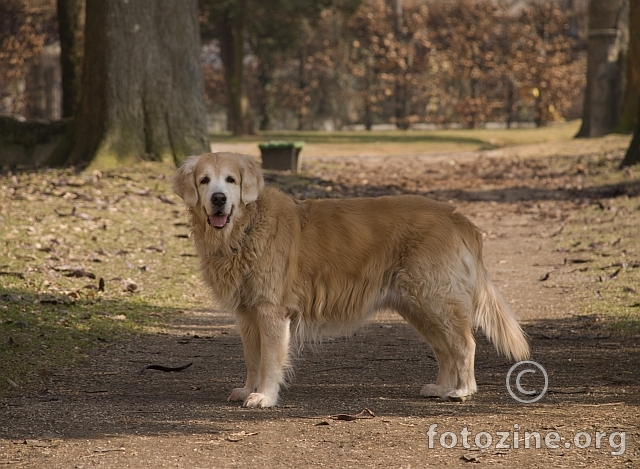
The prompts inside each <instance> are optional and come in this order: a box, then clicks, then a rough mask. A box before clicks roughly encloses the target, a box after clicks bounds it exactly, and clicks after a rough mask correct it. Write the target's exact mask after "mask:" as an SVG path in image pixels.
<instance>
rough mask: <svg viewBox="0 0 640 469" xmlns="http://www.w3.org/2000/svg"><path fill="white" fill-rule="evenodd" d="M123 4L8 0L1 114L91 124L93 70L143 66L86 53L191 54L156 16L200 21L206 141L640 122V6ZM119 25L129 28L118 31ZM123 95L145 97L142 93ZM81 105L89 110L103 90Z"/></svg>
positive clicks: (511, 1)
mask: <svg viewBox="0 0 640 469" xmlns="http://www.w3.org/2000/svg"><path fill="white" fill-rule="evenodd" d="M104 3H105V4H117V3H118V2H115V1H108V2H104ZM132 3H133V2H132ZM145 3H146V2H141V3H140V5H142V4H145ZM163 3H164V4H166V5H165V6H164V7H163V6H162V4H163ZM631 3H634V2H633V1H632V2H631ZM122 4H123V5H125V6H126V7H127V8H129V10H127V8H125V7H122V8H121V10H117V9H116V10H113V8H116V7H114V6H107V7H98V6H93V4H91V3H90V5H89V7H88V8H89V11H87V6H86V5H85V2H84V0H57V1H56V0H2V1H1V2H0V21H1V27H0V42H1V44H2V46H1V47H0V114H1V115H3V116H10V117H11V118H13V119H16V120H18V121H31V120H36V119H40V120H46V121H57V120H60V119H63V118H71V117H73V116H75V115H76V114H77V113H78V112H79V113H84V115H83V117H82V120H83V121H87V120H91V119H89V118H88V117H87V116H88V114H87V113H89V112H91V111H90V110H87V109H86V107H87V106H85V108H84V109H83V108H82V106H80V107H78V106H79V103H80V101H81V96H82V94H83V93H82V89H83V88H86V89H90V88H93V90H94V92H97V93H98V94H100V95H104V94H105V93H106V91H105V89H107V88H108V87H109V86H111V85H107V86H106V87H105V86H103V87H102V88H100V87H99V86H98V85H97V82H98V81H99V80H98V79H93V81H92V83H93V85H92V84H91V83H83V81H82V72H83V69H87V67H89V68H90V69H91V70H92V72H91V73H95V70H98V69H100V68H101V67H102V68H104V69H105V70H111V69H112V68H113V69H114V70H115V69H117V68H119V69H123V68H127V67H129V68H130V67H131V66H132V64H128V65H127V64H125V63H124V62H122V61H121V62H118V63H117V64H114V63H108V64H106V65H104V64H103V66H100V65H95V64H96V62H91V61H90V59H89V58H88V57H87V63H84V56H85V52H86V54H87V56H88V55H94V54H98V56H101V57H104V56H107V55H110V56H117V55H119V54H120V55H123V54H125V55H126V54H131V53H132V52H126V49H123V48H122V47H120V46H119V45H118V44H115V43H114V42H110V41H111V39H108V38H109V37H111V36H109V34H112V35H119V34H121V31H125V30H127V31H129V30H131V28H133V32H134V33H136V32H137V31H138V30H140V32H138V37H139V39H138V40H136V39H133V41H134V42H133V43H134V44H135V47H136V48H138V49H145V48H148V47H147V45H146V44H147V43H151V42H155V44H156V46H157V45H158V44H160V46H161V52H160V56H161V57H162V56H163V55H164V54H163V53H162V50H166V57H168V60H169V61H171V60H172V59H171V57H172V54H174V55H175V54H182V55H184V54H183V52H181V51H183V50H186V49H184V48H183V47H182V46H181V45H180V44H182V43H184V42H185V41H187V42H188V41H189V40H190V37H191V36H189V35H188V34H187V35H181V34H180V32H181V31H186V30H187V28H186V27H185V28H182V29H181V27H178V28H177V29H175V28H174V29H172V30H170V28H165V29H164V30H163V29H162V27H160V28H157V29H158V30H157V31H156V32H155V35H156V36H154V37H152V38H151V39H150V38H149V37H144V34H145V30H147V29H151V28H152V27H151V26H150V27H147V28H145V26H144V24H145V23H144V21H143V20H144V18H143V17H144V16H147V17H150V18H151V21H152V22H153V24H154V25H156V26H157V25H162V24H163V21H165V19H166V18H164V19H163V17H168V19H169V20H171V19H176V21H175V23H176V24H179V23H180V21H178V20H177V19H178V18H181V17H183V16H184V17H186V18H187V20H188V19H189V17H190V16H189V15H191V17H193V18H194V19H195V21H196V22H197V25H196V27H197V29H196V31H197V37H198V38H199V42H198V44H197V48H198V49H197V53H198V55H199V58H200V62H199V63H198V64H197V65H198V67H201V73H202V75H201V78H200V77H199V76H196V75H192V76H193V77H194V79H193V81H194V83H195V86H196V87H195V89H196V90H198V93H203V96H202V100H201V101H203V103H204V112H205V113H206V119H205V122H206V123H205V124H200V123H199V121H198V122H196V123H194V125H193V127H194V128H197V127H199V126H201V127H205V128H206V132H208V133H209V134H211V133H220V132H231V133H232V134H233V135H236V136H239V135H256V134H258V133H260V132H264V131H286V130H307V131H308V130H322V131H338V130H372V129H373V130H391V129H400V130H405V129H416V130H430V129H442V128H464V129H472V128H514V127H520V128H522V127H540V126H546V125H550V124H554V123H558V122H564V121H567V120H574V119H580V118H582V119H583V122H582V126H581V128H580V131H579V135H580V136H584V137H590V136H600V135H604V134H606V133H609V132H611V131H618V132H631V131H632V130H633V127H634V122H635V121H636V117H637V114H638V101H639V100H638V92H637V90H636V88H635V87H634V86H627V84H628V83H630V82H631V81H630V79H629V76H630V73H631V70H630V69H629V67H628V65H627V64H628V62H629V57H628V55H629V42H630V34H629V1H628V0H608V1H606V2H604V1H596V0H594V1H593V2H592V4H591V5H590V3H589V0H321V1H315V0H297V1H295V0H259V1H258V0H219V1H215V0H200V1H199V2H195V1H192V0H180V1H175V2H173V4H172V5H182V7H173V6H167V5H169V4H168V3H167V2H162V1H161V2H156V4H159V5H161V6H160V7H158V8H159V9H161V10H163V11H156V10H158V8H151V9H146V10H144V9H140V8H137V10H136V7H135V6H133V5H128V4H129V2H123V3H122ZM92 8H93V9H94V10H93V12H92V10H91V9H92ZM100 8H102V9H100ZM110 8H112V9H111V10H110ZM118 8H120V7H118ZM119 15H122V18H124V19H123V20H122V21H120V22H118V21H111V20H109V18H111V17H115V18H117V17H118V16H119ZM185 15H186V16H185ZM127 18H129V19H132V20H131V21H132V23H131V24H128V21H129V20H128V19H127ZM135 18H139V19H140V21H138V20H136V19H135ZM148 19H149V18H147V20H148ZM136 21H137V22H136ZM85 28H86V30H85ZM127 28H129V29H127ZM136 28H137V29H136ZM99 30H100V31H101V34H103V36H104V38H105V40H104V41H102V40H101V39H100V37H103V36H100V34H98V32H97V31H99ZM119 31H120V32H119ZM163 31H164V32H163ZM129 32H131V31H129ZM163 34H165V35H166V37H164V38H163V39H162V40H160V39H158V37H161V36H162V35H163ZM85 36H86V37H85ZM143 37H144V38H143ZM107 39H108V40H107ZM196 40H197V39H196ZM98 43H100V44H98ZM92 44H94V45H93V46H92ZM85 47H86V49H85ZM129 47H130V46H129ZM162 47H164V49H162ZM90 49H91V50H90ZM97 49H99V50H98V51H97V52H96V51H95V50H97ZM142 55H144V54H142ZM156 55H157V53H156ZM187 55H188V54H187ZM151 56H153V53H151V52H150V53H149V57H151ZM140 60H143V59H140ZM181 60H182V59H181ZM92 63H93V65H91V64H92ZM101 63H102V62H101ZM173 63H174V65H175V64H176V63H175V61H173ZM588 63H589V64H590V65H589V66H588ZM137 66H138V64H136V65H135V67H137ZM140 66H141V67H142V68H144V66H142V64H140ZM188 67H189V65H187V66H186V68H188ZM173 68H174V69H175V68H176V67H175V66H174V67H173ZM183 68H184V67H183ZM118 73H119V72H118ZM103 75H104V74H103ZM161 75H163V72H155V73H154V74H152V76H155V77H159V76H161ZM158 79H159V78H158ZM200 80H201V83H202V86H201V85H200ZM143 82H144V83H148V82H149V79H148V77H147V78H146V79H144V80H143ZM183 82H184V80H183ZM112 85H114V86H118V87H120V88H122V89H125V88H133V87H135V86H136V79H134V78H131V77H129V78H126V79H124V80H122V79H121V80H120V81H117V80H116V81H114V83H112ZM145 86H146V85H145ZM202 88H203V89H202ZM170 89H171V90H173V91H171V93H177V92H178V91H177V90H178V89H183V87H177V86H176V84H175V82H174V83H173V88H170ZM84 94H85V95H86V96H85V101H91V98H90V95H91V92H90V91H89V92H87V91H86V90H85V93H84ZM165 96H166V93H165ZM158 99H161V98H160V96H158V98H157V99H156V101H157V100H158ZM198 99H200V97H199V96H198ZM94 101H95V99H94ZM183 101H188V100H183ZM198 105H199V104H198ZM106 106H107V107H109V106H110V105H109V103H107V105H106ZM92 107H95V106H93V105H92ZM115 107H116V108H118V107H119V106H117V105H116V106H115ZM120 107H121V106H120ZM170 107H171V106H170ZM192 107H193V106H192ZM163 112H164V111H163ZM104 120H105V119H104V118H100V119H98V121H104ZM183 120H184V119H183ZM195 120H198V119H195ZM94 127H95V125H94ZM107 127H109V125H108V124H107ZM2 128H3V127H2V126H0V132H2ZM4 128H5V129H6V125H5V126H4ZM146 133H147V134H148V133H149V131H146ZM5 134H6V131H5ZM5 140H6V139H5ZM76 140H77V139H76ZM98 140H100V138H98V137H96V141H98ZM147 140H148V139H147ZM196 140H197V139H196ZM200 140H202V138H200ZM96 145H98V144H97V143H96V144H94V145H93V146H94V147H95V146H96ZM76 146H77V145H76ZM191 146H193V145H191ZM71 147H73V145H71ZM153 147H154V146H153V145H149V144H148V143H147V144H146V147H145V148H144V149H143V151H142V153H146V154H148V155H151V156H152V159H153V154H154V153H162V150H154V149H153ZM87 151H88V152H89V153H90V152H91V151H90V150H87V149H86V148H85V149H82V150H78V151H76V153H78V152H80V153H83V152H84V153H87ZM172 151H173V153H174V154H175V153H179V152H177V151H176V150H175V149H174V150H172ZM67 152H68V151H67ZM87 158H88V157H76V158H75V159H74V158H72V159H71V162H74V161H75V162H77V161H79V160H83V159H84V160H86V159H87ZM63 159H64V158H63ZM175 159H176V160H180V157H176V158H175Z"/></svg>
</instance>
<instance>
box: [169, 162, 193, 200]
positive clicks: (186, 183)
mask: <svg viewBox="0 0 640 469" xmlns="http://www.w3.org/2000/svg"><path fill="white" fill-rule="evenodd" d="M197 163H198V157H197V156H190V157H188V158H187V159H186V160H184V163H182V166H180V167H179V168H178V170H177V171H176V173H175V174H174V175H173V180H172V181H171V188H172V189H173V192H175V193H176V194H177V195H179V196H180V198H181V199H182V200H184V203H185V204H187V205H188V206H189V207H195V206H196V205H197V204H198V187H197V186H196V179H195V175H194V174H193V172H194V170H195V169H196V164H197Z"/></svg>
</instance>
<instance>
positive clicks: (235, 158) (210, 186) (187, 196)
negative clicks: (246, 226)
mask: <svg viewBox="0 0 640 469" xmlns="http://www.w3.org/2000/svg"><path fill="white" fill-rule="evenodd" d="M172 187H173V191H174V192H175V193H176V194H178V195H179V196H180V197H181V198H182V200H184V202H185V203H186V204H187V205H188V206H189V207H191V208H192V213H195V214H196V215H198V218H201V217H200V215H202V219H203V220H205V219H206V222H207V224H208V225H209V226H211V227H212V228H214V229H216V230H224V229H225V228H226V227H227V226H229V225H232V224H233V221H234V218H235V217H236V216H239V215H241V214H242V212H243V211H244V208H245V207H246V205H248V204H250V203H252V202H255V201H256V199H257V198H258V195H259V194H260V191H261V190H262V188H263V187H264V179H263V178H262V173H261V172H260V168H259V167H258V165H257V164H256V163H255V162H254V161H253V160H252V159H251V158H250V157H248V156H245V155H237V154H234V153H206V154H204V155H200V156H190V157H189V158H187V159H186V160H185V162H184V163H183V164H182V166H180V168H178V170H177V171H176V174H175V175H174V176H173V184H172ZM199 211H201V212H202V213H199Z"/></svg>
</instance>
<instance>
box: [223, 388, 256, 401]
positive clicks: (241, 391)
mask: <svg viewBox="0 0 640 469" xmlns="http://www.w3.org/2000/svg"><path fill="white" fill-rule="evenodd" d="M249 394H251V389H250V388H235V389H234V390H233V391H231V395H230V396H229V399H227V400H228V401H229V402H232V401H244V400H245V399H246V398H247V397H248V396H249Z"/></svg>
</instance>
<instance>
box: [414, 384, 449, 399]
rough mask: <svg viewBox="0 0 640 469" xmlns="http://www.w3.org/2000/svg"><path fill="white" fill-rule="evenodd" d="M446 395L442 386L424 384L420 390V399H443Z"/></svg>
mask: <svg viewBox="0 0 640 469" xmlns="http://www.w3.org/2000/svg"><path fill="white" fill-rule="evenodd" d="M446 394H447V393H446V391H445V390H444V389H443V388H442V386H439V385H437V384H425V385H424V386H423V387H422V389H421V390H420V395H421V396H422V397H444V396H445V395H446Z"/></svg>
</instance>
